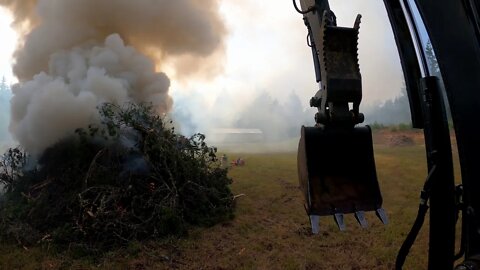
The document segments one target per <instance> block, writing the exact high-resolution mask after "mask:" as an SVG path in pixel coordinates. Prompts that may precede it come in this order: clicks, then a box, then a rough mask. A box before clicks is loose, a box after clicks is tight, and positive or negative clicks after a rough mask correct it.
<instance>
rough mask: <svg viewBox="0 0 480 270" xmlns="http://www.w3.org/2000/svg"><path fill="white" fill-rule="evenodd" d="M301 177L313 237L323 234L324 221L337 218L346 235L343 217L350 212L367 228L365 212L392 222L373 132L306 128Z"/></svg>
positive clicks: (343, 128)
mask: <svg viewBox="0 0 480 270" xmlns="http://www.w3.org/2000/svg"><path fill="white" fill-rule="evenodd" d="M298 173H299V180H300V186H301V189H302V191H303V194H304V196H305V209H306V211H307V214H308V215H309V216H310V221H311V223H312V232H313V233H318V232H319V227H318V223H319V216H327V215H333V216H334V218H335V222H336V223H337V225H338V227H339V228H340V230H345V229H346V226H345V223H344V216H343V215H344V214H348V213H355V218H356V219H357V221H358V222H359V224H360V225H361V226H362V227H364V228H365V227H367V221H366V219H365V215H364V212H365V211H376V213H377V216H378V217H379V218H380V220H381V221H382V222H383V223H384V224H386V223H387V222H388V220H387V217H386V214H385V211H384V210H383V209H382V201H383V200H382V195H381V193H380V187H379V185H378V181H377V174H376V169H375V159H374V155H373V143H372V132H371V130H370V128H369V127H356V128H353V127H352V128H345V127H342V128H335V127H329V128H325V127H302V137H301V139H300V144H299V149H298Z"/></svg>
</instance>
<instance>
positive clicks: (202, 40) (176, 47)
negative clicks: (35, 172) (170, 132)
mask: <svg viewBox="0 0 480 270" xmlns="http://www.w3.org/2000/svg"><path fill="white" fill-rule="evenodd" d="M0 5H3V6H5V7H7V8H9V9H10V10H11V11H12V12H13V14H14V17H15V21H14V24H13V25H14V27H15V28H16V29H17V30H18V32H19V34H20V39H21V40H20V42H19V43H20V45H19V48H18V49H17V51H16V53H15V60H16V61H15V65H14V68H13V69H14V73H15V75H16V76H17V77H18V79H19V81H20V83H19V84H18V85H16V86H14V89H13V94H14V97H13V99H12V101H11V105H12V109H11V110H12V117H11V123H10V130H11V132H12V133H13V135H14V137H15V139H17V140H18V141H19V142H20V144H21V145H22V146H23V147H24V148H25V149H26V150H27V151H29V152H31V153H33V154H40V153H41V152H42V151H43V150H45V149H46V148H47V147H48V146H50V145H52V144H54V143H55V142H57V141H59V140H60V139H62V138H63V137H65V136H67V135H69V134H71V133H72V132H73V131H74V130H75V129H76V128H80V127H85V126H87V125H88V124H90V123H92V122H95V121H98V114H97V107H98V105H100V104H101V103H103V102H113V103H117V104H122V103H124V102H129V101H133V102H151V103H153V105H154V106H155V108H156V109H157V111H158V112H159V113H165V112H168V111H169V110H170V108H171V106H172V99H171V97H170V96H169V94H168V89H169V86H170V80H169V78H168V77H167V76H166V75H165V74H164V73H162V72H157V70H158V69H159V68H162V66H163V65H164V63H166V62H168V63H169V67H173V71H172V72H175V73H176V76H177V77H180V75H191V74H200V75H211V74H212V73H215V72H217V71H218V70H219V69H221V62H222V61H218V60H219V59H218V57H221V56H222V55H223V51H224V44H223V38H224V35H225V27H224V25H223V21H222V19H221V18H220V16H219V15H218V3H217V1H216V0H175V1H170V0H136V1H131V0H103V1H98V0H82V1H78V0H62V1H55V0H37V1H36V0H28V1H14V0H0ZM125 44H128V46H127V45H125ZM173 60H175V61H173ZM186 61H187V62H188V65H186V64H185V62H186ZM219 63H220V64H219Z"/></svg>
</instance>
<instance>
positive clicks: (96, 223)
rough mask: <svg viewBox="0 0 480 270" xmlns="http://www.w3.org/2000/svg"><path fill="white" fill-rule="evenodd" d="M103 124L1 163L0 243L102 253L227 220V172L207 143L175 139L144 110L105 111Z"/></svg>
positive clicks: (11, 154)
mask: <svg viewBox="0 0 480 270" xmlns="http://www.w3.org/2000/svg"><path fill="white" fill-rule="evenodd" d="M99 111H100V115H101V117H102V123H101V124H100V125H90V126H89V127H88V128H85V129H78V130H77V131H76V135H74V136H72V137H70V138H67V139H65V140H63V141H61V142H59V143H57V144H56V145H54V146H52V147H51V148H49V149H48V150H46V151H45V152H44V153H43V154H42V156H41V157H40V158H39V160H38V161H37V162H36V163H35V164H33V161H32V160H31V157H30V156H29V155H28V154H27V153H24V152H22V151H21V150H20V149H19V148H15V149H10V150H8V151H7V152H6V153H5V154H4V155H3V157H2V158H1V159H0V160H1V163H0V183H1V184H3V185H4V186H5V187H4V189H5V190H4V192H5V193H4V195H3V196H2V200H1V201H0V239H3V240H15V241H17V242H18V243H19V244H21V245H25V246H28V245H34V244H38V243H45V242H53V243H55V244H59V245H72V244H76V245H80V246H82V247H85V248H87V249H88V250H97V249H101V250H105V249H108V248H112V247H116V246H121V245H124V244H127V243H128V242H129V241H132V240H142V239H147V238H148V239H152V238H153V239H155V238H162V237H165V236H168V235H182V234H184V233H186V232H187V229H188V227H189V226H192V225H198V226H211V225H214V224H216V223H218V222H221V221H223V220H227V219H230V218H232V217H233V210H234V200H233V195H232V193H231V191H230V188H229V185H230V183H231V179H229V178H228V177H227V171H226V170H225V169H221V168H220V166H219V163H218V162H217V158H216V149H215V148H212V147H208V146H207V145H206V144H205V142H204V140H205V136H203V135H202V134H196V135H194V136H192V137H190V138H186V137H184V136H181V135H178V134H176V133H175V131H174V129H173V128H169V127H168V125H167V124H168V123H165V121H164V120H163V119H162V118H161V117H159V116H158V115H156V114H155V113H154V110H153V108H151V107H149V106H147V105H135V104H128V105H125V106H122V107H120V106H116V105H113V104H105V105H104V106H102V107H101V108H100V109H99Z"/></svg>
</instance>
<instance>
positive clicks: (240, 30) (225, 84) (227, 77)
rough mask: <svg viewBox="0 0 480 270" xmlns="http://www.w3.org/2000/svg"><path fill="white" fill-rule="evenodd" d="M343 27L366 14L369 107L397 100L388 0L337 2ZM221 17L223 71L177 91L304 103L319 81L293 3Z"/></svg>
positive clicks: (363, 65) (3, 19) (242, 7)
mask: <svg viewBox="0 0 480 270" xmlns="http://www.w3.org/2000/svg"><path fill="white" fill-rule="evenodd" d="M330 3H331V8H332V9H333V10H334V11H335V13H336V15H337V20H338V24H339V26H352V25H353V22H354V20H355V17H356V14H357V13H361V14H362V15H363V20H362V26H361V31H360V40H359V43H360V45H359V47H360V69H361V72H362V78H363V89H364V99H363V103H364V104H373V103H376V102H379V101H380V102H381V101H382V100H385V99H389V98H393V97H395V96H397V95H398V94H399V93H400V88H401V87H402V81H403V78H402V73H401V67H400V64H399V61H398V53H397V51H396V48H395V44H394V40H393V36H392V33H391V28H390V25H389V23H388V19H387V16H386V12H385V9H384V6H383V2H382V1H378V0H331V1H330ZM221 14H222V15H223V17H224V19H225V22H226V24H227V28H228V31H229V34H228V37H227V42H226V47H227V52H226V58H225V63H224V65H225V69H224V72H223V73H222V74H219V75H218V76H217V77H216V78H214V79H210V80H208V81H199V80H194V81H189V82H179V81H176V80H175V78H174V77H173V78H172V81H173V82H172V95H173V96H174V97H175V96H176V95H178V94H179V93H182V95H185V94H187V95H188V94H189V93H191V95H192V96H197V97H198V96H203V97H204V98H205V100H206V101H205V102H207V103H213V101H214V100H215V99H216V98H217V97H218V96H219V95H223V94H226V93H228V94H229V95H234V96H236V97H237V98H238V103H236V104H232V106H235V105H237V106H240V105H241V104H244V103H246V102H248V101H249V100H251V99H253V98H254V97H255V95H256V94H257V93H258V92H260V91H263V90H266V91H268V92H269V93H271V94H272V96H275V97H277V98H278V99H279V100H281V101H283V100H284V99H286V97H287V96H288V95H289V94H290V93H291V92H292V91H295V92H297V93H298V94H299V95H300V97H301V98H302V101H303V102H304V104H305V105H306V104H307V103H308V100H309V99H310V97H311V96H313V95H314V94H315V92H316V90H317V88H318V86H317V84H316V82H315V76H314V70H313V62H312V57H311V51H310V48H308V47H307V45H306V34H307V30H306V28H305V26H304V24H303V21H302V15H300V14H298V13H297V12H296V11H295V10H294V8H293V6H292V2H291V1H290V0H282V1H279V0H262V1H257V0H241V1H240V0H223V1H221ZM10 22H11V17H9V15H8V14H7V13H6V12H5V11H4V10H1V11H0V35H1V36H2V42H1V43H0V75H2V76H6V77H7V78H8V80H9V81H10V82H12V81H14V78H13V75H12V73H11V63H12V61H11V55H12V53H13V51H14V48H15V41H16V37H15V33H14V31H13V30H12V29H11V28H10V27H9V24H10Z"/></svg>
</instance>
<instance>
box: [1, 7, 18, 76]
mask: <svg viewBox="0 0 480 270" xmlns="http://www.w3.org/2000/svg"><path fill="white" fill-rule="evenodd" d="M11 22H12V17H11V15H10V14H9V12H7V11H6V10H5V9H3V8H0V37H2V39H1V40H2V41H1V42H0V77H2V76H5V78H6V79H7V81H8V82H9V83H13V82H14V81H16V80H15V79H14V77H13V74H12V54H13V52H14V51H15V46H16V40H17V35H16V33H15V31H14V30H13V29H12V28H11V27H10V23H11Z"/></svg>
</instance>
